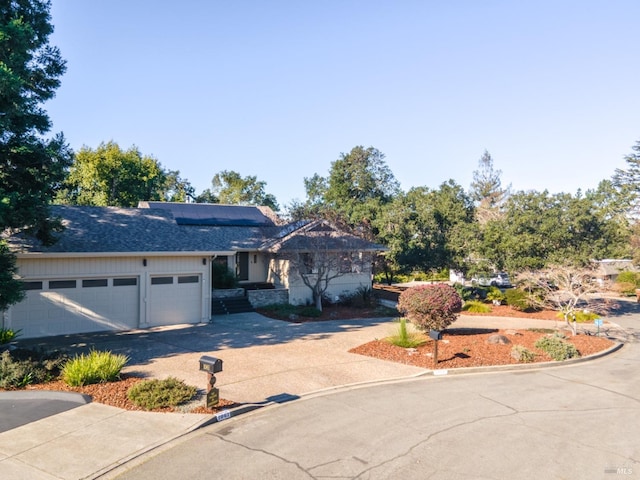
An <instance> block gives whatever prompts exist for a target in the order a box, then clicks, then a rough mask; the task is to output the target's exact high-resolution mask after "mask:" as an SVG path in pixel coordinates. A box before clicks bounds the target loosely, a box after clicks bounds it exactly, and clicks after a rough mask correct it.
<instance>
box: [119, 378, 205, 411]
mask: <svg viewBox="0 0 640 480" xmlns="http://www.w3.org/2000/svg"><path fill="white" fill-rule="evenodd" d="M196 393H198V389H197V388H196V387H192V386H191V385H186V384H185V383H184V382H183V381H182V380H178V379H177V378H173V377H169V378H167V379H165V380H143V381H141V382H138V383H136V384H135V385H133V386H132V387H131V388H130V389H129V390H128V391H127V397H128V398H129V400H131V401H132V402H133V403H134V404H135V405H137V406H138V407H140V408H144V409H145V410H153V409H156V408H166V407H175V406H178V405H180V404H181V403H185V402H188V401H189V400H191V399H192V398H193V397H194V396H195V395H196Z"/></svg>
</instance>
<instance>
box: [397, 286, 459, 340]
mask: <svg viewBox="0 0 640 480" xmlns="http://www.w3.org/2000/svg"><path fill="white" fill-rule="evenodd" d="M461 309H462V299H461V298H460V295H458V292H456V290H455V288H453V287H451V286H449V285H447V284H446V283H437V284H433V285H419V286H417V287H411V288H409V289H407V290H405V291H404V292H402V293H401V294H400V298H399V300H398V310H399V311H400V312H401V313H402V314H403V315H405V316H406V317H407V318H408V319H409V320H410V321H411V323H413V324H414V325H415V326H416V327H418V328H420V329H422V330H425V331H427V330H438V331H441V330H444V329H445V328H447V326H449V325H451V324H452V323H453V322H454V321H455V320H456V318H458V313H460V310H461Z"/></svg>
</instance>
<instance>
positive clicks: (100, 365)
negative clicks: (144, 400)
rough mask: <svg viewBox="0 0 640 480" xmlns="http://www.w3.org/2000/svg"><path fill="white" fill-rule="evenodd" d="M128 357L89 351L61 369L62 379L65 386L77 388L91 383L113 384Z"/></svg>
mask: <svg viewBox="0 0 640 480" xmlns="http://www.w3.org/2000/svg"><path fill="white" fill-rule="evenodd" d="M128 361H129V357H127V356H126V355H121V354H114V353H111V352H99V351H96V350H91V351H90V352H89V353H88V354H86V355H85V354H81V355H78V356H76V357H74V358H72V359H71V360H69V361H68V362H67V363H65V364H64V367H62V379H63V380H64V382H65V383H66V384H67V385H70V386H72V387H79V386H82V385H90V384H93V383H102V382H113V381H115V380H118V379H119V378H120V371H121V370H122V369H123V368H124V366H125V365H126V364H127V362H128Z"/></svg>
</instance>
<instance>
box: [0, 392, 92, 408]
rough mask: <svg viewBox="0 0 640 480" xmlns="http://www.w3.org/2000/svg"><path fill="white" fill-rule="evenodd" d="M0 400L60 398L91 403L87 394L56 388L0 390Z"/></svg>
mask: <svg viewBox="0 0 640 480" xmlns="http://www.w3.org/2000/svg"><path fill="white" fill-rule="evenodd" d="M0 400H62V401H64V402H72V403H78V404H80V405H85V404H87V403H91V402H92V399H91V396H89V395H84V394H82V393H75V392H60V391H57V390H6V391H0Z"/></svg>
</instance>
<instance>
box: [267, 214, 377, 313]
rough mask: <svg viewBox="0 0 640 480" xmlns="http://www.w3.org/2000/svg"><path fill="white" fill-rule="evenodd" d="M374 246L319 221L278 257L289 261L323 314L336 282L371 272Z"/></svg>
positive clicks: (291, 267) (289, 243)
mask: <svg viewBox="0 0 640 480" xmlns="http://www.w3.org/2000/svg"><path fill="white" fill-rule="evenodd" d="M371 247H372V244H371V243H369V242H366V241H364V240H363V239H361V238H358V237H356V236H353V235H350V234H345V233H344V232H340V231H337V230H336V229H334V228H333V227H331V226H330V225H328V224H326V223H324V222H317V223H316V225H315V226H314V227H313V228H310V229H308V230H306V231H305V233H304V236H302V235H301V236H299V237H298V238H296V239H295V241H292V240H290V241H288V242H287V247H286V248H283V249H281V250H280V252H279V254H280V255H281V256H282V258H285V259H287V260H289V266H290V272H292V273H293V272H297V273H298V274H299V278H300V279H301V280H302V282H303V283H304V285H305V286H307V287H308V288H309V289H310V290H311V293H312V296H313V303H314V305H315V307H316V308H317V309H318V310H320V311H322V298H323V297H324V295H325V294H326V292H327V290H328V289H329V286H330V285H331V283H332V282H333V281H334V280H335V279H337V278H339V277H343V276H345V275H349V274H360V273H365V272H370V269H371V262H372V250H371Z"/></svg>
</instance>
